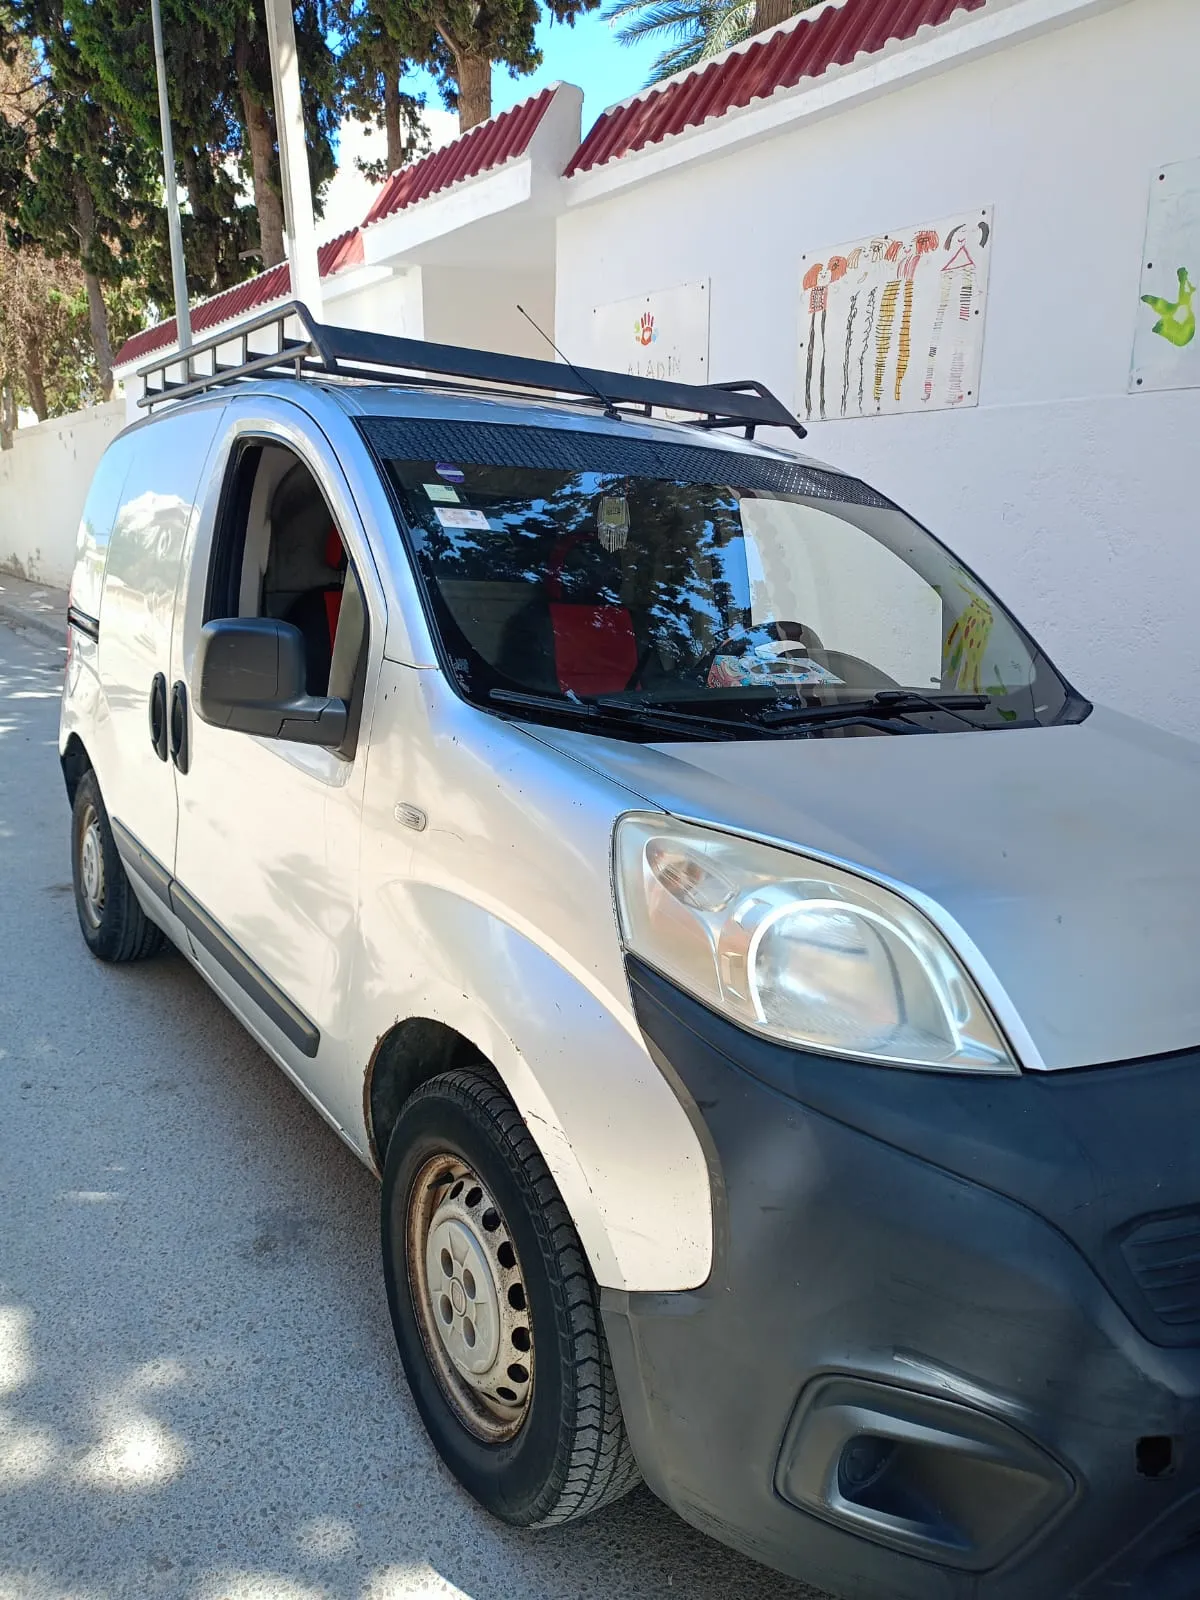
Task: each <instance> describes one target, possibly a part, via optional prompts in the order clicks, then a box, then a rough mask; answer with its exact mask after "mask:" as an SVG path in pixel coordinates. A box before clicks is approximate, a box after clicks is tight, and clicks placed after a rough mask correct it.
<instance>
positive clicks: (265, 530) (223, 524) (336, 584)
mask: <svg viewBox="0 0 1200 1600" xmlns="http://www.w3.org/2000/svg"><path fill="white" fill-rule="evenodd" d="M221 617H275V618H278V619H279V620H280V621H281V622H287V623H290V624H291V625H292V626H293V627H294V628H296V629H298V630H299V632H300V635H301V637H302V638H303V640H304V657H305V664H306V677H307V685H306V687H307V690H308V693H309V694H311V695H321V696H324V695H332V696H334V697H336V698H337V699H340V700H344V701H345V702H346V707H347V711H348V718H347V727H346V737H345V739H344V740H343V741H342V743H341V745H339V747H338V754H339V755H342V756H346V757H350V756H352V755H353V754H354V751H355V748H356V746H357V742H358V727H359V721H360V718H361V715H362V701H363V689H364V684H365V679H366V664H367V644H368V617H367V606H366V600H365V597H364V595H363V591H362V586H361V584H360V583H359V579H358V574H357V573H356V571H355V570H354V563H353V562H352V561H351V559H350V555H349V552H348V551H347V549H346V547H345V544H344V543H343V540H342V534H341V530H340V529H339V527H338V525H337V521H336V519H335V518H334V516H333V513H332V512H331V511H330V509H329V504H328V501H327V500H326V498H325V496H324V494H323V493H322V491H321V488H320V485H319V484H318V483H317V480H316V479H315V478H314V476H313V474H312V473H311V471H310V470H309V468H308V467H307V465H306V464H305V463H304V462H303V461H301V459H300V458H299V456H297V455H296V454H295V453H294V452H293V451H291V450H289V449H287V448H286V446H284V445H280V444H276V443H274V442H267V441H259V440H248V441H244V442H243V443H242V444H241V445H240V447H239V449H238V451H237V454H236V456H235V457H234V459H233V461H232V462H231V463H230V466H229V471H228V475H227V477H226V482H225V487H224V492H223V494H222V498H221V509H220V512H219V515H218V521H217V529H216V536H215V538H214V541H213V550H212V559H211V563H210V566H209V575H208V590H207V596H206V603H205V611H204V620H205V622H212V621H214V620H216V619H217V618H221Z"/></svg>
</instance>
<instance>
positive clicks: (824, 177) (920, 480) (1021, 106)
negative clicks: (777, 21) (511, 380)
mask: <svg viewBox="0 0 1200 1600" xmlns="http://www.w3.org/2000/svg"><path fill="white" fill-rule="evenodd" d="M1197 60H1200V6H1198V5H1197V4H1196V3H1195V0H1132V3H1125V4H1121V5H1118V6H1117V8H1116V9H1114V10H1111V11H1109V12H1107V13H1105V14H1101V15H1099V16H1093V17H1092V18H1091V19H1089V20H1086V21H1082V22H1076V23H1075V24H1073V25H1071V26H1068V27H1065V28H1062V29H1060V30H1058V31H1056V32H1053V33H1049V34H1046V35H1043V36H1042V37H1040V38H1036V39H1032V40H1028V41H1027V42H1025V43H1023V44H1020V45H1016V46H1010V47H1008V48H1006V49H1003V50H1000V51H998V52H997V53H995V54H993V55H990V56H986V57H983V58H982V59H976V60H974V61H972V62H968V63H966V64H963V65H956V66H955V67H953V69H951V70H949V71H947V72H945V73H943V74H942V75H940V76H937V77H934V78H930V79H927V80H925V81H923V82H920V83H915V84H911V85H910V86H908V87H904V88H901V89H898V90H894V91H893V92H890V93H885V94H884V95H882V97H880V98H878V99H875V100H872V101H869V102H867V103H865V104H859V105H857V106H855V107H853V108H852V109H848V110H845V111H841V112H839V113H837V114H833V115H830V116H828V117H826V118H825V119H824V120H819V121H817V120H814V121H811V122H809V123H807V124H803V125H797V126H794V127H793V128H792V129H790V130H782V131H780V132H778V133H776V134H774V135H773V136H770V137H764V138H763V139H762V140H761V141H760V142H758V143H757V144H754V145H750V146H747V147H745V148H743V149H741V150H739V151H736V152H733V153H730V154H728V155H717V156H713V157H710V158H709V159H708V160H706V161H705V162H703V163H697V162H692V163H688V164H684V165H681V166H677V167H675V168H674V169H673V170H670V171H666V172H663V173H661V174H660V175H658V176H650V177H647V178H646V180H645V181H644V182H641V183H639V184H637V185H636V186H634V187H631V188H629V189H626V190H623V191H621V192H618V193H615V194H612V195H610V196H608V197H606V198H603V199H599V200H596V201H593V202H591V203H588V204H581V205H579V206H577V207H573V208H572V209H569V210H568V212H567V214H566V216H564V217H562V218H561V219H560V221H559V225H558V227H559V249H558V296H557V299H558V317H557V324H558V335H557V337H558V339H559V343H560V344H562V346H563V348H564V349H566V350H568V351H571V352H572V353H574V352H575V351H576V350H583V351H585V352H586V351H587V349H588V337H589V328H590V324H591V314H592V308H593V306H595V305H597V304H601V303H604V302H608V301H612V300H618V299H621V298H623V297H625V296H628V295H633V294H638V293H645V292H647V291H649V290H654V289H658V288H666V287H669V286H671V285H673V284H678V283H685V282H688V281H692V280H695V279H697V278H704V277H708V278H711V280H712V294H711V303H712V312H711V316H712V331H711V362H710V371H711V374H712V377H713V378H714V379H715V380H721V379H735V378H745V377H751V376H753V377H758V378H761V379H763V380H764V381H765V382H767V383H768V384H770V385H771V387H772V388H774V389H775V390H776V392H777V393H778V394H779V395H780V396H781V397H782V398H783V399H785V400H786V401H788V402H789V403H791V404H792V405H796V404H797V403H798V402H799V400H800V399H801V398H802V397H801V396H800V395H799V394H798V392H797V367H798V357H797V345H798V339H799V332H798V328H797V316H798V311H799V305H800V296H799V279H800V276H801V274H800V258H801V255H802V254H803V253H804V252H806V251H807V252H813V251H821V250H823V249H828V248H831V247H833V246H835V245H838V244H840V243H843V242H845V241H847V240H852V239H856V238H860V237H862V236H864V235H871V234H875V233H878V232H881V231H884V230H887V229H891V228H901V227H905V226H908V225H912V224H918V223H921V222H924V221H927V220H936V219H938V218H941V217H945V216H948V215H951V214H954V213H956V212H958V211H969V210H971V209H973V208H976V207H982V206H985V205H992V206H994V208H995V215H994V223H995V232H994V235H993V239H992V246H991V249H992V260H991V284H990V290H989V301H988V308H987V328H986V340H985V346H984V354H983V371H982V376H981V383H980V399H981V403H980V405H979V407H978V408H977V409H973V410H963V411H952V412H938V413H931V414H927V415H910V416H899V417H873V418H866V419H857V420H848V421H842V420H838V421H833V422H826V423H816V424H814V425H813V426H812V428H811V432H810V438H809V441H808V444H807V445H806V446H805V447H804V448H807V449H811V451H812V453H813V454H815V455H817V456H820V457H823V458H825V459H827V460H831V461H833V462H835V463H837V464H838V465H841V466H844V467H847V468H850V469H852V470H855V471H858V472H861V473H862V474H863V475H865V476H866V477H868V478H870V479H871V480H872V481H874V482H875V483H877V484H878V485H879V487H880V488H882V489H884V490H885V491H886V492H888V493H890V494H892V495H894V496H895V497H896V498H897V499H898V500H899V501H900V502H901V503H902V504H904V505H906V506H907V507H908V508H909V509H910V510H912V511H913V512H914V513H915V514H916V515H917V516H919V517H920V518H921V519H922V520H923V521H925V522H927V523H928V524H929V525H930V526H931V527H932V528H933V529H934V530H935V531H936V532H938V533H939V534H941V535H942V536H944V537H945V538H946V539H947V540H948V541H949V542H950V543H951V544H952V545H954V546H955V547H956V548H957V550H958V551H959V552H960V553H961V554H962V555H963V556H964V557H965V558H966V559H967V560H969V561H970V562H972V563H973V564H974V565H975V566H976V567H977V568H978V569H979V570H980V571H981V573H982V574H983V576H984V577H985V578H987V579H988V580H989V581H991V582H993V583H995V585H996V586H997V587H998V589H999V590H1000V592H1001V594H1002V595H1003V596H1004V597H1005V598H1006V599H1007V600H1008V601H1009V602H1010V603H1011V604H1012V605H1013V606H1014V608H1015V609H1016V610H1017V612H1018V614H1019V615H1020V616H1021V617H1022V619H1023V620H1024V621H1025V622H1026V623H1027V624H1028V625H1029V626H1030V627H1031V628H1032V629H1033V630H1034V632H1035V633H1036V634H1038V635H1039V637H1040V638H1041V641H1042V643H1043V644H1044V645H1045V647H1046V648H1047V649H1048V650H1049V651H1050V653H1051V654H1052V656H1054V657H1055V658H1056V659H1057V660H1058V662H1059V664H1060V665H1061V666H1062V667H1063V668H1064V670H1066V671H1067V672H1068V674H1070V675H1071V676H1072V677H1074V678H1075V680H1076V681H1077V683H1078V685H1079V687H1080V688H1081V689H1082V690H1083V691H1084V692H1085V693H1088V694H1091V695H1094V696H1096V697H1097V698H1100V699H1102V700H1105V701H1107V702H1109V703H1112V704H1115V705H1118V706H1121V707H1123V708H1126V709H1130V710H1142V711H1144V712H1145V713H1146V714H1147V715H1150V716H1152V717H1153V718H1154V719H1155V720H1157V721H1159V722H1161V723H1163V724H1164V725H1167V726H1171V727H1174V728H1177V729H1180V730H1182V731H1186V732H1190V733H1192V734H1196V735H1200V625H1198V622H1197V615H1198V606H1197V601H1198V599H1200V537H1198V536H1200V495H1198V494H1197V476H1198V475H1197V473H1196V470H1195V467H1194V460H1195V457H1196V454H1197V451H1198V449H1200V392H1197V391H1178V392H1173V393H1158V394H1143V395H1136V396H1130V395H1128V394H1127V393H1126V386H1127V383H1128V375H1129V365H1130V353H1131V348H1132V343H1133V333H1134V326H1135V321H1136V319H1137V317H1138V315H1139V313H1140V312H1141V307H1140V306H1139V302H1138V295H1139V272H1140V261H1141V253H1142V241H1143V233H1144V229H1145V223H1146V206H1147V199H1148V195H1149V189H1150V182H1151V178H1152V175H1153V173H1154V172H1155V171H1157V168H1158V165H1159V164H1160V163H1163V162H1167V161H1175V160H1179V159H1183V158H1186V157H1190V156H1195V155H1198V154H1200V95H1197V91H1196V76H1195V71H1196V69H1195V63H1196V61H1197ZM711 126H712V125H710V127H711ZM681 148H682V146H681ZM636 159H637V158H634V160H635V161H636ZM631 170H632V169H631ZM586 178H587V175H586V174H585V175H583V178H582V179H579V180H572V181H571V183H569V184H568V186H567V187H568V192H569V193H571V192H574V193H575V194H578V195H583V194H585V193H586V187H587V186H586ZM810 259H811V256H810ZM1194 276H1195V273H1193V277H1194ZM575 359H576V360H582V359H585V357H582V356H575Z"/></svg>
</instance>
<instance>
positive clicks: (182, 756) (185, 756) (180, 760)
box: [170, 678, 190, 772]
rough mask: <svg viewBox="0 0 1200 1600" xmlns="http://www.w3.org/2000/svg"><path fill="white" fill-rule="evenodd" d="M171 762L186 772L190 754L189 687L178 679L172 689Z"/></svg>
mask: <svg viewBox="0 0 1200 1600" xmlns="http://www.w3.org/2000/svg"><path fill="white" fill-rule="evenodd" d="M170 730H171V760H172V761H173V762H174V763H175V765H176V767H177V768H178V769H179V771H180V772H186V771H187V769H188V762H189V760H190V753H189V750H188V700H187V685H186V684H185V683H184V681H183V679H182V678H180V679H178V680H177V681H176V682H175V683H174V684H173V685H172V688H171V719H170Z"/></svg>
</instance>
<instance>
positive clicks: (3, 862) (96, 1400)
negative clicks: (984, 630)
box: [0, 624, 819, 1600]
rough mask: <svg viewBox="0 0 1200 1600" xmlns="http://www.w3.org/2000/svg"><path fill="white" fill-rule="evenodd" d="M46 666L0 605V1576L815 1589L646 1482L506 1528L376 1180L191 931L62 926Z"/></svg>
mask: <svg viewBox="0 0 1200 1600" xmlns="http://www.w3.org/2000/svg"><path fill="white" fill-rule="evenodd" d="M59 678H60V653H59V652H56V651H55V650H54V649H53V648H51V647H49V646H48V645H45V644H42V643H38V642H36V641H35V640H34V639H33V638H32V636H28V635H20V634H17V633H15V632H13V631H12V630H10V629H9V628H7V627H5V626H4V625H3V624H0V1600H117V1597H121V1600H125V1597H129V1600H176V1597H178V1600H393V1597H396V1596H401V1595H404V1596H409V1595H419V1596H429V1597H439V1600H448V1597H458V1600H462V1597H463V1596H466V1597H469V1600H512V1597H522V1600H524V1597H530V1600H609V1597H619V1600H650V1597H654V1600H658V1597H661V1596H668V1595H669V1596H686V1597H690V1600H767V1597H768V1596H770V1597H772V1600H804V1597H805V1596H808V1597H809V1600H819V1597H816V1596H815V1595H814V1593H813V1591H811V1590H805V1589H804V1588H802V1587H801V1586H800V1585H797V1584H792V1583H790V1582H788V1581H786V1580H784V1579H782V1578H779V1577H777V1576H775V1575H773V1574H771V1573H768V1572H766V1571H765V1570H764V1569H763V1568H761V1567H756V1566H754V1565H753V1564H752V1563H750V1562H747V1561H743V1560H742V1559H740V1558H739V1557H736V1556H734V1555H732V1554H731V1553H730V1552H728V1551H726V1550H724V1549H722V1548H721V1547H720V1546H719V1545H716V1544H713V1543H712V1542H710V1541H709V1540H707V1539H705V1538H703V1537H702V1536H701V1535H700V1534H697V1533H695V1532H693V1531H692V1530H691V1529H689V1528H687V1527H685V1526H684V1524H683V1523H681V1522H679V1521H678V1520H677V1519H676V1518H675V1517H674V1516H673V1515H672V1514H671V1513H670V1512H668V1511H667V1510H666V1509H665V1508H664V1507H662V1506H661V1505H659V1503H658V1502H657V1501H656V1500H654V1499H653V1498H652V1497H651V1496H650V1495H649V1493H648V1492H647V1491H646V1490H644V1489H642V1490H639V1491H638V1492H637V1493H636V1494H635V1495H634V1496H632V1497H630V1498H629V1499H628V1500H626V1501H624V1502H623V1503H622V1504H621V1505H619V1506H616V1507H613V1508H611V1509H610V1510H608V1511H607V1512H604V1513H602V1514H601V1515H599V1516H597V1517H595V1518H593V1519H592V1520H591V1521H589V1522H586V1523H582V1524H579V1525H577V1526H576V1527H574V1528H567V1529H562V1530H560V1531H557V1532H552V1533H543V1534H532V1535H531V1534H526V1535H518V1534H514V1533H511V1532H509V1531H508V1530H506V1529H503V1528H501V1527H499V1526H498V1525H497V1524H495V1523H493V1522H492V1521H490V1520H489V1519H488V1518H487V1517H486V1516H485V1515H484V1514H483V1513H482V1512H481V1511H479V1510H478V1509H477V1508H476V1506H475V1505H474V1503H473V1502H472V1501H470V1500H469V1499H468V1498H467V1497H466V1496H465V1495H464V1494H463V1493H462V1492H461V1491H460V1490H459V1489H458V1487H457V1486H456V1485H455V1484H454V1483H453V1482H452V1480H451V1479H450V1477H449V1476H448V1474H447V1473H446V1472H445V1471H444V1469H443V1468H442V1467H441V1465H440V1463H439V1461H438V1459H437V1457H436V1456H435V1454H434V1452H433V1449H432V1447H431V1446H430V1445H429V1443H428V1441H427V1439H426V1437H425V1434H424V1432H423V1431H422V1428H421V1424H420V1422H419V1420H418V1418H417V1415H416V1411H415V1409H414V1407H413V1405H412V1402H411V1400H410V1398H409V1395H408V1391H407V1388H406V1387H405V1383H404V1377H403V1374H402V1371H401V1368H400V1364H399V1360H398V1358H397V1356H396V1354H395V1349H394V1346H393V1343H392V1334H391V1329H390V1327H389V1324H388V1319H387V1309H386V1305H385V1303H384V1296H383V1288H382V1283H381V1276H380V1271H379V1266H378V1261H377V1253H378V1251H377V1242H376V1208H377V1204H378V1201H377V1186H376V1183H375V1180H374V1179H373V1178H372V1177H371V1176H370V1175H369V1174H368V1173H367V1172H366V1171H365V1170H364V1169H363V1168H362V1167H360V1166H359V1165H358V1163H357V1162H356V1161H355V1159H354V1158H353V1157H352V1156H351V1155H350V1153H349V1152H348V1151H347V1150H346V1149H345V1148H344V1147H343V1146H342V1144H341V1143H340V1142H339V1141H338V1139H337V1138H336V1137H335V1136H334V1134H333V1133H332V1132H330V1130H329V1129H328V1128H326V1127H325V1125H324V1124H323V1123H322V1122H321V1121H320V1119H319V1118H318V1117H317V1115H316V1113H315V1112H313V1111H312V1110H311V1109H310V1107H309V1106H308V1105H307V1104H306V1103H305V1102H304V1101H303V1100H302V1099H301V1097H300V1095H299V1094H297V1093H296V1091H295V1090H294V1089H293V1088H292V1087H291V1086H290V1085H289V1084H288V1082H287V1081H286V1080H285V1078H284V1077H283V1075H282V1074H281V1073H280V1072H278V1071H277V1070H276V1068H275V1067H274V1065H273V1064H272V1063H271V1062H270V1061H269V1060H268V1059H267V1057H266V1056H265V1055H263V1054H262V1052H261V1051H260V1050H259V1049H258V1047H257V1046H256V1045H255V1044H254V1043H253V1042H252V1041H251V1040H250V1039H249V1038H248V1036H247V1035H246V1034H245V1033H244V1032H243V1031H242V1030H241V1028H240V1027H239V1026H238V1024H237V1023H236V1022H234V1021H233V1019H232V1018H231V1017H229V1016H228V1014H227V1013H226V1012H225V1011H224V1009H223V1008H222V1007H221V1005H220V1004H219V1002H218V1001H217V1000H216V999H215V998H214V997H213V996H212V995H211V994H210V993H209V991H208V989H207V988H206V987H205V986H204V985H203V983H202V982H201V980H200V979H199V978H198V977H197V976H196V975H195V974H194V973H193V972H192V971H191V969H190V968H189V967H187V966H186V965H185V964H184V962H183V961H182V960H181V959H180V958H179V957H178V956H174V955H172V956H165V957H163V958H161V959H158V960H155V961H153V962H149V963H146V964H144V965H141V966H137V967H132V968H124V969H112V968H105V967H102V966H101V965H100V964H98V963H97V962H95V961H93V960H92V959H91V957H90V956H89V955H88V954H87V952H86V950H85V948H84V946H83V943H82V941H81V940H80V938H79V934H78V930H77V926H76V922H75V911H74V907H73V904H72V899H71V887H70V868H69V863H68V855H67V811H66V801H65V796H64V793H63V789H62V780H61V776H60V774H59V770H58V759H57V752H56V747H55V736H56V729H57V721H58V715H57V701H58V687H59Z"/></svg>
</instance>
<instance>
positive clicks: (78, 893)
mask: <svg viewBox="0 0 1200 1600" xmlns="http://www.w3.org/2000/svg"><path fill="white" fill-rule="evenodd" d="M71 877H72V881H73V883H74V886H75V909H76V911H77V912H78V913H79V926H80V929H81V930H82V932H83V937H84V939H85V940H86V941H87V947H88V949H89V950H90V951H91V952H92V954H93V955H94V956H98V957H99V958H100V960H101V961H139V960H141V959H142V958H143V957H145V956H152V955H154V953H155V952H156V951H158V950H161V948H162V945H163V935H162V933H161V932H160V930H159V929H158V928H156V927H155V925H154V923H153V922H151V921H150V919H149V917H148V916H147V915H146V913H145V912H144V911H143V910H142V908H141V906H140V905H139V904H138V901H137V896H136V895H135V894H134V892H133V887H132V885H131V884H130V882H129V879H128V877H127V876H126V873H125V868H124V866H122V864H121V858H120V856H119V855H118V854H117V845H116V841H115V840H114V838H113V832H112V828H111V826H110V824H109V820H108V812H107V811H106V810H105V809H104V801H103V800H102V799H101V797H100V785H99V784H98V783H97V782H96V774H95V773H94V772H85V773H84V775H83V777H82V778H81V779H80V780H79V786H78V788H77V789H76V790H75V804H74V808H73V810H72V814H71Z"/></svg>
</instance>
